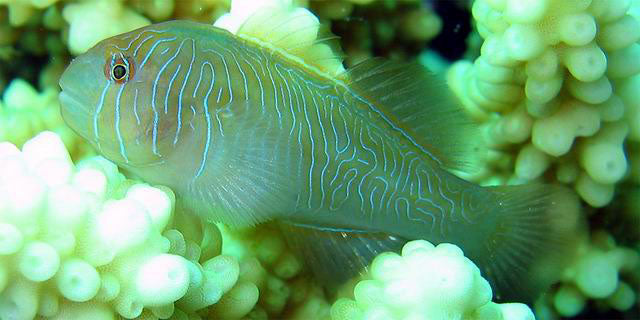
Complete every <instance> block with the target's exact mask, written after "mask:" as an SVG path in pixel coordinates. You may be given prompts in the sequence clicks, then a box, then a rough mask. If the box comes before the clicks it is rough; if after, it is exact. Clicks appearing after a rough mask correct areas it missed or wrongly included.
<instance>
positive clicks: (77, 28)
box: [62, 0, 151, 54]
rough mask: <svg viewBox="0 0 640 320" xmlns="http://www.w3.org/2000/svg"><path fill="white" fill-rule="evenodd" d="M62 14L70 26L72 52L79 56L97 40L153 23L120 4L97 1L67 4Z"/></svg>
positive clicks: (118, 2)
mask: <svg viewBox="0 0 640 320" xmlns="http://www.w3.org/2000/svg"><path fill="white" fill-rule="evenodd" d="M62 15H63V17H64V19H65V20H66V21H67V22H68V23H69V43H68V45H69V51H71V53H73V54H80V53H83V52H85V51H87V50H88V49H89V48H91V47H93V46H94V45H95V44H96V43H98V41H100V40H102V39H105V38H108V37H112V36H115V35H117V34H120V33H124V32H127V31H131V30H133V29H137V28H140V27H143V26H146V25H148V24H150V23H151V22H150V21H149V19H147V18H145V17H144V16H142V15H140V14H139V13H137V12H135V11H133V10H131V9H129V8H127V7H125V6H124V5H123V4H122V3H121V2H120V1H109V0H94V1H89V2H85V3H77V4H70V5H67V6H66V7H65V8H64V10H63V12H62Z"/></svg>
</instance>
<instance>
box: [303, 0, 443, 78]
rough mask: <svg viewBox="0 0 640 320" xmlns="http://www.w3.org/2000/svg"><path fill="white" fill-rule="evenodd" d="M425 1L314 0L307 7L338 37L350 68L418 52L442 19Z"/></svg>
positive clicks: (438, 31)
mask: <svg viewBox="0 0 640 320" xmlns="http://www.w3.org/2000/svg"><path fill="white" fill-rule="evenodd" d="M425 3H427V2H426V1H395V0H392V1H384V2H380V1H378V2H374V1H370V0H358V1H335V0H334V1H314V2H311V8H312V9H313V10H314V12H315V13H316V14H317V15H318V16H319V17H320V18H323V19H329V20H330V23H331V25H332V30H334V31H335V32H337V33H338V35H339V36H340V37H341V38H342V47H343V48H344V51H345V52H346V57H345V63H346V64H347V65H348V66H352V65H355V64H357V63H358V62H361V61H363V60H365V59H367V58H371V57H373V56H375V55H384V56H389V57H392V58H396V59H400V58H403V57H406V56H407V55H408V52H411V51H419V50H416V48H422V47H424V46H425V45H426V44H427V43H428V42H429V41H430V40H432V39H433V38H434V37H436V36H437V35H438V34H439V33H440V31H441V29H442V20H441V19H440V17H439V16H438V15H437V14H435V12H434V11H433V10H432V9H431V7H430V6H429V5H425Z"/></svg>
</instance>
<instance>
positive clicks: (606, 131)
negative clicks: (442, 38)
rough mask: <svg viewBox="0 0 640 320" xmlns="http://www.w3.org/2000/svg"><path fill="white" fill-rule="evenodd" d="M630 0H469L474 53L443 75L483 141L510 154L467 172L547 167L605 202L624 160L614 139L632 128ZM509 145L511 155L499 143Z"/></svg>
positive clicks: (636, 32) (637, 68)
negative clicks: (478, 42) (476, 42)
mask: <svg viewBox="0 0 640 320" xmlns="http://www.w3.org/2000/svg"><path fill="white" fill-rule="evenodd" d="M630 3H631V2H630V1H627V0H614V1H603V0H593V1H592V0H571V1H555V0H536V1H524V0H494V1H489V0H477V1H475V2H474V4H473V9H472V12H473V16H474V18H475V19H476V22H477V29H478V32H479V34H480V35H481V36H482V37H483V38H484V43H483V45H482V49H481V55H480V56H479V57H478V58H477V59H476V60H475V61H474V62H469V61H459V62H456V63H455V64H454V65H453V66H452V68H451V69H450V70H449V74H448V77H449V82H450V85H451V87H452V89H453V91H454V92H455V93H456V95H457V96H458V97H459V98H460V100H461V101H462V102H463V104H464V105H465V107H466V108H467V110H469V112H470V113H472V114H473V115H474V116H475V117H476V118H477V119H478V120H480V121H482V122H483V123H484V124H483V127H484V129H485V138H486V140H487V144H488V145H489V146H491V147H493V148H494V149H495V150H497V152H498V153H499V154H500V155H501V158H502V159H504V157H502V156H506V157H508V158H510V160H509V161H508V162H509V163H508V164H507V165H506V166H494V167H493V168H490V169H488V170H486V171H485V172H484V174H479V175H477V176H476V179H477V180H479V181H483V180H484V181H485V182H488V180H487V179H488V178H489V177H495V176H496V175H497V176H499V177H500V179H501V180H502V181H503V182H505V181H508V180H516V181H523V180H524V181H527V180H534V179H537V178H539V177H541V176H543V175H545V174H546V173H547V172H548V171H553V170H555V174H556V176H557V180H559V181H561V182H563V183H567V184H574V186H575V190H576V191H577V192H578V194H579V195H580V196H581V197H582V198H583V199H584V200H585V201H586V202H587V203H588V204H590V205H591V206H594V207H602V206H604V205H606V204H608V203H609V202H610V201H611V199H612V196H613V191H614V189H615V184H616V183H618V182H619V181H621V180H622V178H623V177H624V175H625V173H626V171H627V167H628V166H627V158H626V156H625V153H624V151H623V142H624V141H625V139H626V138H629V139H637V138H638V137H637V134H636V132H637V131H638V130H639V128H640V125H638V123H639V122H638V121H637V110H636V109H637V108H638V105H639V103H638V98H637V95H636V94H632V93H631V92H637V90H639V89H640V87H639V86H638V85H640V82H638V80H637V77H638V75H637V74H638V73H639V72H640V64H638V62H637V61H640V60H639V59H640V46H639V45H638V43H637V41H638V39H640V22H639V21H638V20H637V19H636V18H635V17H634V16H632V15H629V14H627V11H628V10H629V6H630ZM622 30H625V31H622ZM625 115H626V116H625ZM623 116H624V117H623ZM512 145H517V146H518V147H517V148H518V149H519V151H518V152H516V155H515V156H514V155H512V154H509V152H508V151H507V152H505V151H506V150H509V149H513V148H512V147H511V146H512ZM571 159H575V160H571ZM488 162H491V160H488ZM567 163H571V164H570V166H574V167H573V168H571V169H568V168H567V167H565V166H564V164H567ZM575 163H577V164H578V166H577V167H575ZM556 164H557V166H556ZM490 166H491V165H490ZM567 170H571V171H572V172H571V174H566V173H567V172H568V171H567Z"/></svg>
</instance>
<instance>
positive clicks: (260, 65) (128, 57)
mask: <svg viewBox="0 0 640 320" xmlns="http://www.w3.org/2000/svg"><path fill="white" fill-rule="evenodd" d="M408 68H409V69H411V68H414V70H407V69H408ZM436 83H437V80H436V79H435V78H434V77H433V76H430V75H429V74H428V72H426V71H425V70H423V69H421V68H418V67H416V66H415V65H397V64H393V63H389V62H383V61H370V62H365V63H363V64H361V65H359V66H356V67H355V68H354V69H353V70H351V71H349V72H347V73H346V74H344V75H341V76H331V75H328V74H325V73H323V72H322V71H320V70H318V69H315V68H313V67H310V66H308V65H306V64H305V63H304V61H301V60H299V59H295V57H292V56H290V55H288V54H287V53H286V52H284V51H282V50H277V48H273V47H269V46H267V45H264V44H259V43H256V42H253V41H250V40H247V39H243V38H239V37H237V36H234V35H233V34H231V33H229V32H227V31H225V30H222V29H218V28H215V27H212V26H209V25H203V24H198V23H193V22H186V21H173V22H166V23H161V24H157V25H152V26H148V27H144V28H141V29H138V30H135V31H132V32H130V33H126V34H123V35H120V36H116V37H114V38H111V39H107V40H104V41H103V42H101V43H99V44H98V45H96V46H95V47H94V48H92V49H91V50H89V51H88V52H87V53H86V54H84V55H82V56H79V57H78V58H76V59H75V60H74V61H73V62H72V63H71V65H70V66H69V68H68V69H67V71H65V74H63V76H62V78H61V81H60V84H61V87H62V89H63V91H62V93H61V95H60V101H61V105H62V115H63V118H64V119H65V121H66V122H67V123H68V124H69V126H71V127H72V128H73V129H74V130H75V131H76V132H77V133H79V134H80V135H81V136H83V137H84V138H85V139H87V140H88V141H89V142H90V143H92V144H93V145H94V146H95V147H96V149H97V150H98V151H99V152H100V153H101V154H103V155H104V156H105V157H107V158H109V159H110V160H112V161H114V162H116V163H117V164H118V165H120V166H121V167H123V168H124V169H126V170H128V171H130V172H131V173H133V174H135V175H137V176H139V177H140V178H142V179H143V180H145V181H147V182H150V183H155V184H163V185H167V186H169V187H171V188H172V189H173V190H174V191H175V192H176V194H177V195H178V199H179V201H182V202H183V203H184V204H185V206H186V207H188V208H189V209H191V210H192V211H194V212H196V213H198V214H201V215H202V216H204V217H206V218H208V219H210V220H213V221H216V222H223V223H226V224H229V225H232V226H248V225H254V224H257V223H261V222H266V221H276V222H278V223H279V224H280V225H281V226H282V228H283V231H284V234H285V235H286V236H287V238H288V240H290V244H291V245H292V246H293V247H295V248H296V249H298V250H299V251H300V252H301V253H302V254H304V255H305V257H306V260H307V262H309V263H310V264H311V267H312V268H313V269H314V271H315V272H316V274H319V275H320V276H322V277H323V278H330V277H334V278H340V275H345V276H348V275H351V274H352V273H353V272H352V271H354V270H356V271H357V269H360V268H362V267H365V266H366V265H367V264H368V263H369V261H370V259H371V258H372V257H373V256H374V255H375V254H378V253H380V252H382V251H386V250H394V249H398V248H399V247H401V245H402V244H403V243H404V242H406V241H407V240H411V239H427V240H429V241H431V242H434V243H441V242H450V243H454V244H456V245H459V246H460V247H462V248H463V249H464V251H465V253H466V254H467V255H468V256H470V257H471V258H472V259H474V261H476V263H478V264H479V265H480V266H481V268H482V269H483V272H484V273H485V276H488V277H489V278H490V279H491V280H492V285H493V286H494V288H496V289H499V290H501V291H502V292H505V294H508V293H509V292H513V290H510V287H513V285H514V282H517V281H521V280H522V279H517V277H523V276H524V277H526V276H531V279H530V280H527V281H524V282H526V285H528V286H530V287H531V288H532V289H531V290H532V291H536V290H538V287H540V286H541V283H543V282H544V283H545V284H546V283H547V282H549V281H548V277H547V278H545V280H544V281H539V280H540V279H539V277H533V276H532V273H533V272H535V270H534V269H535V268H534V267H533V265H534V264H537V263H538V262H541V261H547V260H551V259H547V258H548V257H549V256H550V255H549V253H548V251H550V250H555V251H557V252H558V253H560V252H564V251H563V250H564V249H565V248H566V247H568V246H567V245H566V241H565V240H564V239H565V237H567V236H569V237H570V236H571V235H573V234H574V232H575V229H576V228H575V226H576V225H577V223H576V222H575V221H576V218H575V216H576V214H575V211H576V210H575V208H572V204H571V203H573V202H572V201H574V200H573V199H572V198H571V197H570V196H567V194H566V193H565V192H562V191H561V190H560V189H558V188H555V187H548V186H540V185H537V186H517V187H481V186H478V185H475V184H473V183H470V182H467V181H465V180H463V179H460V178H458V177H457V176H455V175H453V174H451V173H449V171H447V170H446V168H447V167H449V166H450V165H451V164H455V162H456V159H455V156H456V154H455V153H456V152H457V149H456V148H458V147H459V146H461V145H464V141H461V139H464V138H465V134H468V131H466V130H467V129H465V128H467V127H466V125H467V124H466V123H465V121H461V119H463V118H464V117H463V116H464V114H462V113H461V112H459V110H458V109H457V107H455V106H454V105H452V104H451V103H449V102H443V101H444V100H446V99H447V98H446V95H445V94H443V92H438V91H444V90H446V87H439V86H438V85H437V84H436ZM447 101H449V100H447ZM449 149H451V150H449ZM454 149H456V150H454ZM454 151H456V152H454ZM506 273H512V275H506ZM525 291H527V290H525Z"/></svg>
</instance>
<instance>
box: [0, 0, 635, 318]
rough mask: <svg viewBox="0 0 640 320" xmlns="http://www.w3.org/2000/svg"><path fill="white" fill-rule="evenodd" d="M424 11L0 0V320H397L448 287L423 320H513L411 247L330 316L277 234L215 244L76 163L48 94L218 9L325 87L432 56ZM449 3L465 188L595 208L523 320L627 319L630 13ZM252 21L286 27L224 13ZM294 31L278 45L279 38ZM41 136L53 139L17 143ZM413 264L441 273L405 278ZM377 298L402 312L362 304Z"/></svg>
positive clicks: (232, 236) (208, 229) (293, 2)
mask: <svg viewBox="0 0 640 320" xmlns="http://www.w3.org/2000/svg"><path fill="white" fill-rule="evenodd" d="M436 1H441V0H436ZM436 1H431V2H430V1H416V0H411V1H399V0H385V1H380V2H375V1H371V0H328V1H307V0H270V1H265V2H261V6H252V5H247V3H249V2H246V1H244V2H243V1H233V4H234V5H233V6H232V1H230V0H180V1H175V0H166V1H148V0H127V1H123V0H114V1H107V0H87V1H79V2H78V1H68V0H0V92H1V93H2V100H1V101H0V141H9V142H10V143H0V186H1V187H0V189H1V190H2V191H1V192H0V318H5V316H6V315H8V314H12V315H23V316H26V318H33V317H38V318H57V319H79V318H85V319H113V318H115V317H116V316H118V317H119V316H127V317H133V316H135V315H138V317H139V318H141V319H158V318H168V317H169V316H172V318H175V319H198V318H213V319H218V318H223V319H238V318H242V317H246V318H252V319H267V318H288V319H312V318H313V319H316V318H318V319H328V318H330V317H333V318H340V319H345V318H348V319H355V318H359V317H364V316H365V315H366V316H373V317H375V316H379V317H380V316H385V315H389V314H391V315H394V316H404V315H406V316H408V315H409V314H411V313H412V312H418V311H421V310H423V309H424V308H426V306H433V303H435V301H444V302H447V301H449V302H450V301H451V300H447V299H446V297H451V295H449V294H453V293H455V292H454V291H455V290H453V289H456V288H457V289H459V290H460V291H457V292H458V293H460V296H459V297H462V298H463V299H461V300H459V301H462V302H458V303H442V304H439V303H438V304H437V305H436V306H435V307H432V308H429V309H430V310H429V311H430V312H431V313H430V314H431V315H434V316H437V315H438V314H439V315H443V314H447V315H453V314H457V315H464V318H478V319H481V318H482V319H498V318H499V317H500V316H502V317H503V318H505V319H510V318H518V319H520V318H527V317H531V312H530V310H529V309H528V308H526V307H525V306H523V305H521V304H496V303H493V302H491V301H490V299H491V292H490V291H487V290H490V289H489V288H488V286H486V281H485V280H484V279H482V278H481V277H480V276H479V274H478V272H477V268H476V267H475V266H474V265H473V264H472V263H471V262H470V261H469V260H468V259H466V258H464V256H463V255H462V254H461V252H460V251H459V250H457V249H455V247H452V246H449V245H441V246H438V247H433V246H430V245H428V244H425V243H424V242H415V243H412V244H411V245H408V246H407V247H406V248H405V251H404V252H403V254H402V255H395V254H388V253H386V254H383V255H381V256H380V257H378V258H377V259H376V260H375V261H376V262H375V263H374V266H372V268H371V271H370V273H369V274H368V275H367V276H366V277H365V278H364V279H361V280H360V281H359V282H355V283H350V284H347V285H346V286H345V287H343V288H341V290H339V292H341V294H340V295H339V297H340V299H338V300H337V301H334V299H333V298H331V297H327V295H326V294H325V291H324V290H323V288H322V287H321V286H320V285H319V284H317V283H314V281H313V279H312V277H311V276H310V275H309V274H307V273H306V271H305V269H304V267H303V264H302V261H300V260H299V259H298V258H296V256H295V255H294V254H293V253H292V252H290V251H289V250H288V249H287V246H286V243H285V241H284V240H283V238H282V237H281V235H280V234H279V231H278V230H277V228H275V227H274V226H263V227H260V228H258V229H252V230H231V229H228V228H227V227H225V226H222V225H220V226H216V225H212V224H207V223H203V222H202V221H200V220H198V219H195V218H194V217H193V216H192V215H189V214H188V213H186V212H183V210H181V209H180V208H179V206H178V207H176V208H175V209H174V208H173V206H174V202H173V201H174V199H173V197H172V193H171V191H170V190H168V189H166V188H164V187H161V186H148V185H145V184H143V183H140V182H137V181H133V180H128V179H126V178H125V177H124V176H123V175H121V174H120V173H118V172H117V169H116V167H115V166H114V165H113V164H111V163H109V162H107V161H105V160H104V159H101V158H95V157H93V158H91V156H92V155H93V154H94V152H93V151H92V150H91V148H90V147H89V146H88V145H87V144H85V143H84V142H82V140H81V139H79V138H78V137H77V136H76V135H75V134H74V133H72V132H71V131H70V130H69V129H68V128H67V127H66V126H65V125H64V124H63V122H62V120H61V118H60V116H59V111H58V103H57V98H56V94H57V92H58V87H57V82H58V77H59V75H60V73H61V72H62V70H63V69H64V68H65V67H66V65H67V63H68V61H69V59H70V53H73V54H75V53H79V52H83V51H84V50H86V48H88V47H89V46H91V45H92V44H93V43H95V42H97V41H99V40H101V39H102V38H104V37H107V36H109V35H113V34H116V33H121V32H125V31H129V30H131V29H133V28H136V27H138V26H142V25H146V24H148V23H151V22H158V21H165V20H170V19H190V20H197V21H201V22H211V21H214V20H216V19H217V18H218V17H220V16H223V15H224V14H225V13H227V12H228V11H230V10H231V15H230V17H229V16H225V18H223V19H222V20H220V21H221V22H219V24H222V25H224V24H225V23H228V24H229V25H235V27H233V28H235V29H236V30H235V31H241V32H245V35H246V36H248V37H253V38H256V39H261V40H262V41H263V42H267V43H276V45H278V46H281V47H284V48H282V49H283V50H285V51H288V52H290V53H292V54H296V55H300V54H302V55H304V54H305V53H306V54H307V55H308V56H307V58H306V60H307V61H315V62H322V63H320V64H319V66H318V69H320V70H323V71H324V72H328V73H338V72H340V71H342V69H340V68H341V64H340V61H342V59H343V60H344V61H345V63H346V64H347V65H353V64H355V63H357V62H359V61H362V60H363V59H366V58H369V57H371V56H374V55H385V56H388V57H391V58H395V59H408V58H410V57H413V56H415V55H417V54H418V53H419V52H421V51H422V54H421V57H420V58H421V61H431V60H434V59H433V57H434V55H433V54H432V53H433V52H432V51H430V50H423V49H424V47H425V45H426V44H428V43H429V41H431V40H432V39H433V37H434V36H436V34H438V33H439V32H440V31H441V29H442V28H443V22H447V20H445V19H448V18H449V17H447V16H443V17H438V16H437V15H436V14H435V13H434V11H433V9H432V8H431V7H430V6H429V3H435V2H436ZM459 2H465V3H468V4H469V8H473V14H474V20H475V22H476V25H477V28H476V30H475V31H474V33H473V35H475V37H474V36H473V35H472V37H470V38H469V41H470V44H469V45H468V47H469V51H468V52H469V53H468V54H467V56H466V58H468V59H470V60H471V61H459V62H457V63H455V64H454V65H453V67H452V68H450V70H449V74H448V76H449V80H450V81H449V83H450V86H451V87H452V89H453V90H454V91H455V92H456V94H457V95H458V97H459V98H460V100H461V101H462V102H463V103H464V106H465V107H466V108H467V110H468V111H469V112H470V113H472V114H473V115H474V116H475V118H476V119H477V120H478V121H480V122H482V123H483V124H482V126H483V128H484V136H485V138H486V140H487V144H488V146H489V147H490V148H491V150H490V151H489V152H488V155H487V157H486V163H487V165H486V166H485V167H484V168H483V170H481V171H480V172H475V173H473V175H471V176H470V177H472V178H474V179H475V180H476V181H479V182H482V183H483V184H502V183H507V182H509V183H511V182H518V183H519V182H524V181H529V180H547V181H549V180H552V181H558V182H561V183H564V184H568V185H572V186H573V187H574V188H575V189H576V190H577V191H578V192H579V194H580V195H581V196H582V198H583V199H584V200H585V201H586V202H587V203H588V204H589V205H591V206H595V207H604V209H600V210H598V211H597V212H595V213H594V214H592V215H591V216H590V219H591V221H590V223H591V224H592V228H593V229H600V228H607V231H606V232H604V231H596V232H593V233H592V235H591V240H590V242H588V243H585V244H583V248H582V251H581V254H580V255H579V257H578V258H577V259H576V260H575V262H574V263H573V265H572V266H571V267H570V268H569V269H567V271H566V272H565V274H564V277H563V280H562V281H561V282H560V283H559V284H558V285H557V286H555V287H554V288H553V289H551V290H550V292H549V294H547V295H546V297H545V298H543V299H541V300H540V301H538V303H537V304H536V308H535V312H536V316H537V317H538V318H541V319H556V318H558V317H559V316H563V317H571V316H579V317H580V316H582V315H584V313H585V312H589V311H590V310H592V309H594V307H593V306H596V309H597V310H618V311H620V312H622V313H620V314H623V313H624V312H633V310H634V308H635V310H637V305H638V291H637V288H638V286H639V285H640V273H639V272H638V270H640V269H639V268H638V262H637V261H638V252H639V251H638V249H639V248H640V246H638V243H639V242H638V241H639V239H640V232H639V231H638V230H637V227H635V226H637V221H638V219H639V217H640V216H639V215H640V206H639V204H640V188H639V187H638V185H640V125H638V124H639V123H640V96H639V95H638V94H637V92H639V90H640V75H638V72H639V71H640V68H639V66H640V64H638V61H640V60H638V57H639V54H640V49H639V48H640V47H639V45H638V38H639V37H640V36H639V31H638V30H640V28H639V27H638V21H639V19H640V1H630V0H569V1H561V0H535V1H533V0H526V1H525V0H476V1H470V0H459ZM253 3H255V2H253ZM425 4H426V5H425ZM264 6H267V7H269V6H270V7H271V10H273V11H272V13H275V14H277V17H278V19H281V20H283V21H288V22H287V23H283V24H282V25H280V27H279V28H278V30H276V31H278V32H279V33H274V34H265V33H264V31H266V30H268V31H273V28H271V29H268V28H262V27H261V26H260V25H261V23H262V22H263V20H264V19H256V20H254V21H253V22H252V23H250V24H246V25H245V26H244V27H242V28H240V27H239V26H240V24H241V23H242V22H246V19H247V18H248V17H249V16H250V14H247V12H244V13H243V10H244V9H250V10H255V9H257V8H263V7H264ZM303 8H307V9H303ZM251 12H253V11H251ZM316 16H317V17H316ZM239 18H241V19H244V20H238V19H239ZM255 18H256V17H254V19H255ZM293 18H295V19H296V21H291V20H288V19H293ZM229 19H231V20H229ZM234 19H235V20H234ZM225 20H227V22H223V21H225ZM229 21H232V22H229ZM241 21H242V22H241ZM89 22H90V23H89ZM271 25H272V26H274V24H271ZM323 25H331V29H332V31H333V32H336V33H337V34H338V35H339V37H340V38H341V40H340V41H341V42H340V43H341V45H342V48H343V49H344V51H345V53H346V54H345V55H342V54H341V51H340V50H339V49H340V48H338V47H337V46H336V45H335V43H333V41H328V40H324V39H325V38H327V37H331V36H330V35H328V34H326V31H324V27H323ZM445 25H446V23H445ZM87 27H88V28H89V29H86V28H87ZM301 27H303V28H302V29H304V30H302V31H297V32H295V34H296V37H293V38H292V37H287V36H286V35H287V34H288V32H291V31H292V30H296V29H297V30H299V29H301ZM233 28H231V29H233ZM240 29H242V30H240ZM87 30H89V31H87ZM445 31H446V30H445ZM319 44H322V45H324V46H320V47H318V46H317V45H319ZM481 45H482V47H481V49H480V46H481ZM311 48H313V49H311ZM478 55H479V56H478ZM476 58H477V59H476ZM435 60H437V61H438V62H437V63H438V65H440V66H444V67H446V65H447V62H443V60H441V59H439V58H436V59H435ZM323 63H324V65H323ZM425 63H429V65H433V64H431V62H425ZM43 130H51V131H53V132H55V133H56V135H54V134H52V133H51V132H47V133H44V134H42V135H39V136H37V138H35V139H34V140H31V141H29V142H27V141H28V140H29V139H31V138H32V137H34V136H36V135H37V134H38V133H39V132H42V131H43ZM60 141H62V142H63V144H64V145H63V144H62V143H61V142H60ZM23 145H24V146H23ZM20 149H22V151H20ZM64 149H66V150H67V151H65V150H64ZM69 154H70V156H69ZM72 161H73V162H75V163H76V164H75V165H74V164H73V162H72ZM114 217H115V218H116V219H113V218H114ZM122 219H127V222H128V223H126V224H124V223H122ZM601 220H611V221H613V222H609V224H607V225H602V224H603V223H602V221H601ZM614 223H615V225H612V224H614ZM613 237H615V241H614V240H613ZM616 242H617V243H616ZM412 246H413V247H412ZM411 248H413V249H411ZM409 252H412V253H409ZM428 263H432V264H435V265H438V266H445V265H446V266H449V267H447V268H441V267H439V268H436V269H435V271H434V272H424V271H425V270H429V271H430V269H427V268H426V267H425V265H427V266H428ZM454 267H456V268H454ZM147 271H148V272H147ZM447 271H448V272H450V275H453V274H455V275H457V276H460V277H461V278H457V277H456V278H454V279H453V280H456V281H453V282H452V283H453V284H456V285H458V286H457V287H456V286H451V287H450V288H449V289H451V290H445V291H442V292H443V294H442V295H433V291H429V289H428V288H431V289H432V290H433V288H435V287H437V283H435V282H434V281H432V280H433V279H435V278H425V277H424V276H425V275H439V276H441V278H438V279H447V273H446V272H447ZM463 278H464V279H467V280H468V281H466V282H462V281H460V279H463ZM449 279H450V278H449ZM357 280H358V279H356V280H354V281H357ZM354 286H355V291H354ZM399 287H400V288H401V289H398V288H399ZM465 288H467V289H469V290H467V291H465V290H464V289H465ZM376 290H378V291H376ZM385 290H387V291H385ZM393 290H396V291H393ZM397 291H400V293H402V294H405V295H403V297H405V298H406V299H402V300H400V299H395V300H394V299H393V297H395V296H393V297H390V298H389V299H386V298H385V299H384V301H381V300H383V298H384V297H386V296H385V294H391V293H393V292H397ZM381 297H382V298H381ZM418 298H421V300H420V303H416V300H415V299H418ZM412 299H413V300H412ZM375 301H378V303H377V304H374V303H373V302H375ZM400 306H401V307H402V308H400ZM421 308H422V309H421ZM446 312H449V313H446ZM617 315H618V314H615V316H617ZM590 316H591V315H590ZM615 316H614V317H615ZM631 316H632V317H637V315H636V314H632V315H631ZM617 317H620V316H617Z"/></svg>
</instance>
